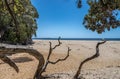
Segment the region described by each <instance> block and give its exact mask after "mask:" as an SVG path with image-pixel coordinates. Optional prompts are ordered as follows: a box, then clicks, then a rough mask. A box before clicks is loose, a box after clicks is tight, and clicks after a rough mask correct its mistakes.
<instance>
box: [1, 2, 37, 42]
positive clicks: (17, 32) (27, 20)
mask: <svg viewBox="0 0 120 79" xmlns="http://www.w3.org/2000/svg"><path fill="white" fill-rule="evenodd" d="M5 1H6V2H7V4H8V6H7V5H6V2H5ZM9 8H10V9H9ZM38 17H39V15H38V13H37V10H36V9H35V8H34V7H33V5H32V4H31V2H30V0H2V1H0V34H1V31H4V34H3V35H2V38H1V39H4V41H9V42H10V43H12V42H13V43H20V44H23V43H24V44H27V43H28V42H29V40H30V39H31V38H32V36H33V35H36V30H37V24H36V20H35V19H36V18H38Z"/></svg>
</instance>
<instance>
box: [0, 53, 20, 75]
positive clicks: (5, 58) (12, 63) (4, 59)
mask: <svg viewBox="0 0 120 79" xmlns="http://www.w3.org/2000/svg"><path fill="white" fill-rule="evenodd" d="M0 59H1V60H2V61H4V62H5V63H7V64H9V65H10V66H11V67H13V68H14V69H15V71H16V72H17V73H18V72H19V69H18V67H17V65H16V64H15V63H14V62H13V61H12V60H11V59H10V58H8V57H7V56H6V55H4V54H0Z"/></svg>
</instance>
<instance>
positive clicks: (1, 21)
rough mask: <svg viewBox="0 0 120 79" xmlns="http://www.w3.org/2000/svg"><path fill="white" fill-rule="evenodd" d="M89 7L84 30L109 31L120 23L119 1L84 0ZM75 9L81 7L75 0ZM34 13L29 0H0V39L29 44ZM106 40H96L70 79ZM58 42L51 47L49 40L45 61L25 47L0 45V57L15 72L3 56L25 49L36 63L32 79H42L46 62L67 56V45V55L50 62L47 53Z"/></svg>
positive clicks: (33, 29) (8, 59)
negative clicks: (91, 51)
mask: <svg viewBox="0 0 120 79" xmlns="http://www.w3.org/2000/svg"><path fill="white" fill-rule="evenodd" d="M87 3H88V5H89V6H90V9H89V11H88V14H86V15H85V17H84V19H83V25H84V26H85V28H86V29H89V30H92V31H96V32H97V33H98V34H101V33H102V32H105V31H106V29H107V30H108V31H110V29H111V28H113V29H115V28H117V27H119V26H120V20H119V18H117V16H119V10H120V1H119V0H87ZM78 8H82V0H78ZM38 17H39V15H38V12H37V10H36V9H35V7H34V6H33V5H32V4H31V1H30V0H2V1H0V41H1V42H5V43H11V44H24V45H27V44H31V43H32V36H33V35H35V36H36V30H37V23H36V18H38ZM105 42H106V41H103V42H98V43H97V45H96V53H95V54H94V55H93V56H91V57H89V58H87V59H85V60H83V61H82V62H81V63H80V65H79V68H78V70H77V72H76V74H75V76H74V79H80V77H79V75H80V74H81V73H80V72H81V68H82V66H83V64H84V63H86V62H88V61H89V60H92V59H94V58H96V57H98V56H99V45H101V44H104V43H105ZM61 44H62V43H61V42H60V38H59V39H58V44H57V45H55V46H54V47H52V43H51V42H49V46H50V47H49V52H48V56H47V59H46V61H45V59H44V57H43V55H42V54H41V53H40V52H38V51H37V50H35V49H29V48H6V47H0V59H1V60H3V61H4V62H5V63H8V64H9V65H10V66H11V67H13V68H14V69H15V70H16V72H19V68H18V67H17V65H16V64H15V63H14V62H13V61H12V60H11V59H10V58H9V57H7V55H8V54H9V55H12V54H16V53H21V52H25V53H28V54H30V55H32V56H34V57H35V58H36V59H38V61H39V64H38V68H37V70H36V72H35V75H34V78H33V79H42V78H43V76H42V73H43V72H45V71H46V68H47V66H48V64H56V63H58V62H60V61H64V60H66V59H67V58H68V57H69V52H70V51H71V49H70V48H69V47H68V50H67V55H66V56H65V57H64V58H63V59H58V60H56V61H55V62H53V61H50V56H51V54H52V52H53V50H54V49H56V48H57V47H59V46H60V45H61Z"/></svg>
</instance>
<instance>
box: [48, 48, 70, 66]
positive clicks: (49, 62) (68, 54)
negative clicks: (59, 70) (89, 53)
mask: <svg viewBox="0 0 120 79" xmlns="http://www.w3.org/2000/svg"><path fill="white" fill-rule="evenodd" d="M70 51H71V49H70V48H69V47H68V52H67V55H66V57H64V58H63V59H58V60H56V61H55V62H52V61H48V63H50V64H56V63H58V62H60V61H64V60H66V59H67V58H68V57H69V52H70Z"/></svg>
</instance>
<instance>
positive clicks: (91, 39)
mask: <svg viewBox="0 0 120 79" xmlns="http://www.w3.org/2000/svg"><path fill="white" fill-rule="evenodd" d="M32 39H33V40H57V39H58V38H32ZM61 40H85V41H98V40H107V41H120V38H61Z"/></svg>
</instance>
